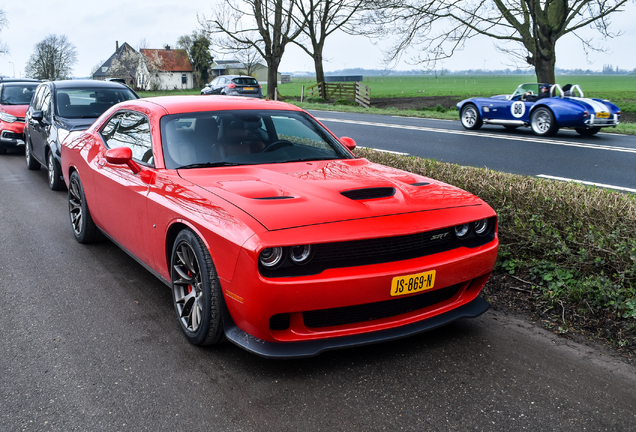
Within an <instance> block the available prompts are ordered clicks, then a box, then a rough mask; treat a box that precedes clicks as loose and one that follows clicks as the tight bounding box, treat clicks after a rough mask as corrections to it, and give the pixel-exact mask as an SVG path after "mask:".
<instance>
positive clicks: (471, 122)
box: [459, 104, 483, 129]
mask: <svg viewBox="0 0 636 432" xmlns="http://www.w3.org/2000/svg"><path fill="white" fill-rule="evenodd" d="M459 117H460V119H461V121H462V126H464V127H465V128H466V129H479V128H480V127H481V125H482V124H483V121H482V120H481V116H480V115H479V110H478V109H477V107H476V106H475V105H473V104H466V105H464V106H463V107H462V112H461V114H460V116H459Z"/></svg>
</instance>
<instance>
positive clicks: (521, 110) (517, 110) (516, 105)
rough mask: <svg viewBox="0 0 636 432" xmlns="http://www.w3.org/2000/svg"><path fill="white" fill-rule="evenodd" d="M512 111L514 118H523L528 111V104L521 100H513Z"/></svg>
mask: <svg viewBox="0 0 636 432" xmlns="http://www.w3.org/2000/svg"><path fill="white" fill-rule="evenodd" d="M510 111H511V112H512V116H513V117H514V118H521V117H523V115H524V114H525V113H526V104H524V103H523V102H521V101H517V102H513V104H512V106H511V107H510Z"/></svg>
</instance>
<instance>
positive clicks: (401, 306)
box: [303, 284, 461, 328]
mask: <svg viewBox="0 0 636 432" xmlns="http://www.w3.org/2000/svg"><path fill="white" fill-rule="evenodd" d="M460 288H461V284H457V285H451V286H449V287H446V288H441V289H437V290H435V291H427V292H424V293H422V294H417V295H413V296H408V297H401V298H397V299H391V300H385V301H381V302H377V303H368V304H363V305H355V306H346V307H341V308H335V309H322V310H317V311H309V312H303V321H304V323H305V326H307V327H308V328H322V327H333V326H339V325H347V324H355V323H362V322H366V321H373V320H378V319H382V318H390V317H394V316H398V315H401V314H405V313H408V312H413V311H416V310H419V309H424V308H427V307H430V306H433V305H436V304H438V303H441V302H444V301H447V300H449V299H451V298H453V296H455V294H457V292H458V291H459V289H460Z"/></svg>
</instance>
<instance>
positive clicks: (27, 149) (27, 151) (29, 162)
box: [24, 142, 40, 171]
mask: <svg viewBox="0 0 636 432" xmlns="http://www.w3.org/2000/svg"><path fill="white" fill-rule="evenodd" d="M24 158H25V160H26V166H27V169H30V170H33V171H35V170H39V169H40V162H38V161H36V160H35V159H34V158H33V155H32V154H31V146H30V144H29V142H27V143H26V145H25V146H24Z"/></svg>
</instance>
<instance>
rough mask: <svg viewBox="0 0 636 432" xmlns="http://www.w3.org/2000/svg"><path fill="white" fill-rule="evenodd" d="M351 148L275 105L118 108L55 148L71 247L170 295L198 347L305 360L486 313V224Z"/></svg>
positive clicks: (456, 195) (456, 193)
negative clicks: (103, 248)
mask: <svg viewBox="0 0 636 432" xmlns="http://www.w3.org/2000/svg"><path fill="white" fill-rule="evenodd" d="M354 147H355V142H354V141H353V140H352V139H351V138H346V137H343V138H340V139H338V138H336V137H335V136H334V135H333V134H332V133H331V132H329V131H328V130H327V129H326V128H325V127H324V126H323V125H321V124H320V123H319V122H318V121H316V120H315V119H314V118H313V117H312V116H311V115H310V114H308V113H307V112H305V111H303V110H301V109H299V108H297V107H295V106H292V105H288V104H285V103H281V102H275V101H266V100H258V99H246V98H233V97H215V96H212V97H205V98H202V97H200V96H191V97H189V96H172V97H158V98H149V99H140V100H132V101H128V102H122V103H120V104H118V105H115V106H113V107H112V108H111V109H110V110H108V111H107V112H105V113H104V114H103V115H102V116H101V117H100V118H99V119H98V120H97V121H96V122H95V123H94V124H93V125H92V126H91V127H90V128H89V129H88V130H86V131H82V132H74V133H71V134H70V135H69V136H68V137H67V138H66V140H65V141H64V144H63V146H62V165H63V166H62V168H63V174H64V179H65V181H66V184H67V185H68V190H69V192H68V204H69V214H70V220H71V225H72V228H73V233H74V235H75V238H76V239H77V240H78V241H79V242H81V243H88V242H92V241H96V240H99V239H100V238H102V237H103V236H106V237H107V238H109V239H110V240H112V241H113V242H115V243H116V244H117V245H119V246H120V247H121V248H122V249H124V250H125V251H126V252H128V254H130V255H131V256H132V257H134V258H135V259H136V260H137V261H138V262H140V263H141V264H142V265H143V266H144V267H145V268H147V269H148V270H149V271H150V272H152V273H153V274H155V275H156V276H157V277H158V278H159V279H161V280H162V281H163V282H164V283H165V284H166V285H168V286H169V287H170V288H171V290H172V293H173V300H174V308H175V312H176V315H177V319H178V321H179V323H180V325H181V328H182V330H183V332H184V334H185V336H186V337H187V339H188V340H189V341H190V342H192V343H193V344H197V345H208V344H214V343H217V342H219V341H221V340H222V339H223V338H224V337H225V338H227V339H229V340H230V341H231V342H233V343H235V344H236V345H239V346H240V347H242V348H244V349H246V350H248V351H250V352H253V353H255V354H258V355H261V356H264V357H271V358H290V357H308V356H314V355H317V354H319V353H320V352H322V351H325V350H330V349H337V348H344V347H350V346H356V345H364V344H369V343H375V342H380V341H386V340H391V339H397V338H401V337H405V336H409V335H412V334H416V333H419V332H422V331H425V330H428V329H431V328H434V327H438V326H440V325H444V324H446V323H449V322H451V321H453V320H456V319H458V318H462V317H476V316H478V315H480V314H481V313H483V312H484V311H486V310H487V308H488V303H487V302H486V301H485V300H484V299H483V298H482V297H480V296H479V293H480V291H481V289H482V288H483V286H484V284H485V283H486V281H487V280H488V277H489V276H490V274H491V271H492V268H493V266H494V264H495V259H496V256H497V248H498V239H497V216H496V214H495V212H494V211H493V209H492V208H490V207H489V206H488V205H487V204H486V203H485V202H483V201H482V200H481V199H479V198H477V197H476V196H474V195H471V194H469V193H467V192H464V191H462V190H460V189H457V188H455V187H453V186H449V185H447V184H444V183H441V182H438V181H436V180H433V179H430V178H426V177H422V176H418V175H415V174H411V173H408V172H404V171H400V170H397V169H393V168H388V167H386V166H382V165H377V164H374V163H371V162H369V161H368V160H366V159H361V158H357V157H355V156H354V155H353V153H352V152H351V150H352V149H353V148H354Z"/></svg>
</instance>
